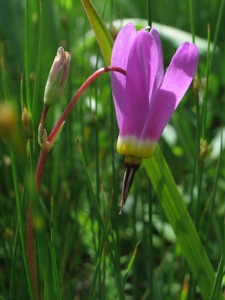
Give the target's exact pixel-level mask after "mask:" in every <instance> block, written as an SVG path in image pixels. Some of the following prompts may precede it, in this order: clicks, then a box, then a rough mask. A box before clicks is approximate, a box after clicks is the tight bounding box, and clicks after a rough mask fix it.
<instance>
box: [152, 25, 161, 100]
mask: <svg viewBox="0 0 225 300" xmlns="http://www.w3.org/2000/svg"><path fill="white" fill-rule="evenodd" d="M150 34H151V35H152V36H153V38H154V39H155V41H156V45H157V51H158V71H157V73H156V78H155V83H154V87H153V91H150V92H152V94H154V93H155V91H156V90H157V89H158V88H159V86H160V85H161V83H162V81H163V77H164V64H163V52H162V44H161V40H160V36H159V34H158V31H157V30H156V29H154V28H152V29H151V31H150ZM149 100H150V101H151V95H149Z"/></svg>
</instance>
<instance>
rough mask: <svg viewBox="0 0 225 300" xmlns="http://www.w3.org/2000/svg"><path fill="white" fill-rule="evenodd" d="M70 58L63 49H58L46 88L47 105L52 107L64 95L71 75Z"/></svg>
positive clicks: (45, 98)
mask: <svg viewBox="0 0 225 300" xmlns="http://www.w3.org/2000/svg"><path fill="white" fill-rule="evenodd" d="M70 58H71V57H70V54H69V53H68V52H65V51H64V49H63V48H62V47H60V48H59V49H58V51H57V55H56V57H55V59H54V61H53V64H52V67H51V70H50V72H49V75H48V80H47V83H46V86H45V92H44V104H45V105H48V106H50V105H51V104H53V103H54V102H55V101H56V100H58V98H60V96H61V95H62V92H63V90H64V87H65V85H66V81H67V78H68V75H69V69H70Z"/></svg>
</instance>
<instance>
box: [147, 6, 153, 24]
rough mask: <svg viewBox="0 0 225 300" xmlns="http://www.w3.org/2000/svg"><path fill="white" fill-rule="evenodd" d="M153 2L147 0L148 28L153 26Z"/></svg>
mask: <svg viewBox="0 0 225 300" xmlns="http://www.w3.org/2000/svg"><path fill="white" fill-rule="evenodd" d="M151 4H152V2H151V0H147V19H148V26H152V5H151Z"/></svg>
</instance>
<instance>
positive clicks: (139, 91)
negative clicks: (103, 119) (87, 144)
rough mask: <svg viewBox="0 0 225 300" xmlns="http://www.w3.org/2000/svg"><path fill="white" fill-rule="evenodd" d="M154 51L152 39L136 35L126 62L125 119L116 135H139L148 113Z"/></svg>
mask: <svg viewBox="0 0 225 300" xmlns="http://www.w3.org/2000/svg"><path fill="white" fill-rule="evenodd" d="M158 60H159V57H158V50H157V44H156V41H155V39H154V37H153V36H152V35H151V34H150V33H149V32H147V31H140V32H138V34H137V36H136V38H135V39H134V42H133V44H132V46H131V48H130V53H129V58H128V63H127V76H126V77H127V78H126V94H125V99H124V100H125V101H124V105H125V106H124V113H125V117H124V120H123V124H122V130H121V132H120V134H121V135H122V136H124V135H131V134H133V135H136V136H140V134H141V132H142V129H143V126H144V124H145V121H146V118H147V116H148V111H149V95H150V94H151V92H152V90H153V86H154V83H155V78H156V76H157V72H158Z"/></svg>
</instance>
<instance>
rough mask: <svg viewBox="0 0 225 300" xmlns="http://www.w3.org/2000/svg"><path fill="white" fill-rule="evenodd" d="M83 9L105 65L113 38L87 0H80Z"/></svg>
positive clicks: (108, 61) (108, 58) (109, 56)
mask: <svg viewBox="0 0 225 300" xmlns="http://www.w3.org/2000/svg"><path fill="white" fill-rule="evenodd" d="M81 2H82V4H83V6H84V9H85V11H86V13H87V16H88V18H89V21H90V23H91V26H92V28H93V30H94V32H95V35H96V38H97V41H98V43H99V47H100V49H101V52H102V55H103V57H104V60H105V62H106V64H107V65H110V58H111V52H112V46H113V39H112V37H111V34H110V33H109V30H108V29H107V27H106V25H105V23H104V22H103V20H102V19H101V17H100V16H99V14H98V12H97V10H96V9H95V7H94V6H93V4H92V3H91V1H88V0H81Z"/></svg>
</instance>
